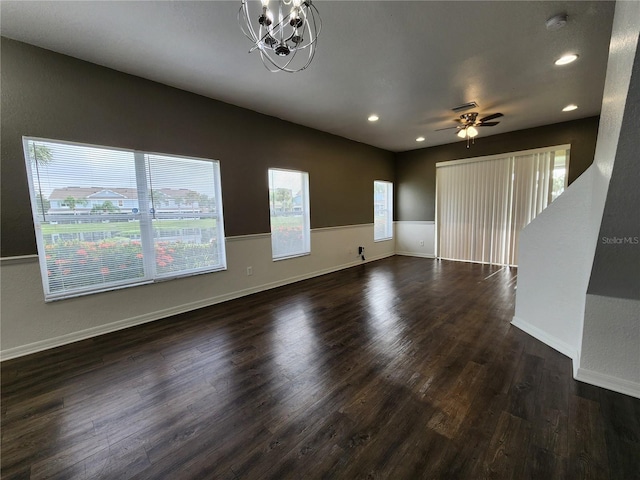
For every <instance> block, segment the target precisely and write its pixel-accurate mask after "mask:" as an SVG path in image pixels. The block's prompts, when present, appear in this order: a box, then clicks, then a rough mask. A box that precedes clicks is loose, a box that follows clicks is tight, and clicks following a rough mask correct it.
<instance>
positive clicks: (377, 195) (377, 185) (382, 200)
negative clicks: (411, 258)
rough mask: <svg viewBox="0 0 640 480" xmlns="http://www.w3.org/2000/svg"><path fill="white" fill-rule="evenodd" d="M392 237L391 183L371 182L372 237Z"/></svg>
mask: <svg viewBox="0 0 640 480" xmlns="http://www.w3.org/2000/svg"><path fill="white" fill-rule="evenodd" d="M392 238H393V183H391V182H384V181H382V180H376V181H375V182H373V239H374V241H376V242H378V241H381V240H391V239H392Z"/></svg>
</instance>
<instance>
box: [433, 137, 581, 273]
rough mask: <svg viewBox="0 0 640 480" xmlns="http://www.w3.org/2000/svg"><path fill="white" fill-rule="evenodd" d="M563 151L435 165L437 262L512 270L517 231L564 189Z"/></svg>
mask: <svg viewBox="0 0 640 480" xmlns="http://www.w3.org/2000/svg"><path fill="white" fill-rule="evenodd" d="M569 148H570V147H569V145H560V146H557V147H548V148H541V149H536V150H528V151H524V152H516V153H512V154H504V155H493V156H490V157H482V158H471V159H466V160H454V161H451V162H441V163H437V164H436V224H437V237H436V239H437V245H438V246H437V248H438V256H439V257H440V258H445V259H451V260H464V261H470V262H479V263H491V264H498V265H517V263H518V240H519V238H520V231H521V230H522V229H523V228H524V227H525V226H526V225H528V224H529V222H531V221H532V220H533V219H534V218H535V217H536V215H538V214H539V213H540V212H542V210H544V209H545V208H547V205H549V204H550V203H551V202H552V201H553V200H554V199H555V198H557V197H558V196H559V195H560V194H561V193H562V192H563V191H564V189H565V187H566V185H567V168H568V166H569Z"/></svg>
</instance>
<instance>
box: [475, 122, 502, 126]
mask: <svg viewBox="0 0 640 480" xmlns="http://www.w3.org/2000/svg"><path fill="white" fill-rule="evenodd" d="M499 123H500V122H482V123H478V124H477V125H476V127H494V126H496V125H498V124H499Z"/></svg>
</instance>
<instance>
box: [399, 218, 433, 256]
mask: <svg viewBox="0 0 640 480" xmlns="http://www.w3.org/2000/svg"><path fill="white" fill-rule="evenodd" d="M395 234H396V254H397V255H408V256H411V257H425V258H435V256H436V249H435V239H436V225H435V222H430V221H424V222H421V221H397V222H395Z"/></svg>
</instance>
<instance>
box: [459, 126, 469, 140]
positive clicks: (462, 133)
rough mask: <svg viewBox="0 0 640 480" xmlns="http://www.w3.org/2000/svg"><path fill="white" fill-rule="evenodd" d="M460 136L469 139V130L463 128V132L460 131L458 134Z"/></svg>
mask: <svg viewBox="0 0 640 480" xmlns="http://www.w3.org/2000/svg"><path fill="white" fill-rule="evenodd" d="M458 136H459V137H460V138H467V129H466V128H463V129H462V130H460V131H459V132H458Z"/></svg>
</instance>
